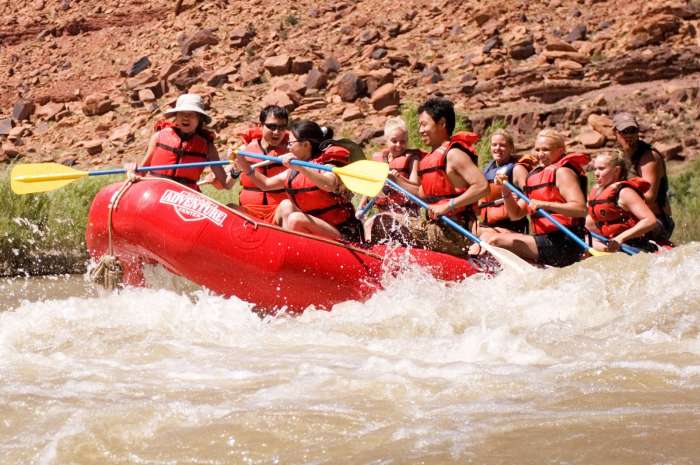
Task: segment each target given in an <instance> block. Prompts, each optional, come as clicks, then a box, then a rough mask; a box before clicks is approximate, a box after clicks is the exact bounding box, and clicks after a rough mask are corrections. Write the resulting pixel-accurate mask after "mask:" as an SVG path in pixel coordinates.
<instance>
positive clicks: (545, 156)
mask: <svg viewBox="0 0 700 465" xmlns="http://www.w3.org/2000/svg"><path fill="white" fill-rule="evenodd" d="M535 156H536V157H537V160H538V165H537V166H536V167H535V168H534V169H533V170H532V171H531V172H530V174H528V176H527V179H526V181H525V192H526V193H527V195H528V196H529V197H530V203H529V204H528V203H526V202H524V201H523V200H515V199H514V198H513V196H512V195H510V192H506V191H505V190H504V191H503V201H504V205H505V206H506V210H507V211H508V216H509V218H510V219H511V220H512V221H516V220H518V219H520V218H523V217H525V216H526V215H528V214H529V215H530V220H531V225H532V232H533V235H526V234H521V233H513V232H504V233H498V234H495V235H493V236H492V237H490V238H489V240H488V241H489V243H491V244H493V245H495V246H498V247H503V248H505V249H508V250H511V251H512V252H514V253H516V254H518V255H519V256H521V257H522V258H524V259H526V260H531V261H536V262H539V263H542V264H544V265H550V266H567V265H571V264H572V263H574V262H576V261H578V259H579V258H580V255H581V249H580V247H579V246H578V244H576V243H575V242H574V241H572V240H571V239H570V238H569V237H567V236H566V234H565V233H563V232H562V231H560V230H559V229H558V228H557V226H556V225H555V224H554V223H552V222H551V221H549V220H548V219H547V218H545V217H543V216H540V215H538V214H537V213H535V212H536V210H537V209H539V208H542V209H543V210H545V211H547V212H549V213H551V214H552V216H554V217H555V218H556V219H557V220H558V221H559V222H560V223H562V224H563V225H564V226H565V227H567V228H568V229H569V230H571V231H572V232H573V233H574V234H576V235H577V236H579V237H581V238H583V236H584V222H585V220H584V218H585V216H586V196H585V192H586V185H587V178H586V174H585V172H584V167H585V166H586V164H588V161H589V159H588V157H587V156H586V155H583V154H577V153H572V154H569V155H566V144H565V141H564V138H563V137H562V136H561V134H559V133H558V132H557V131H555V130H553V129H545V130H543V131H541V132H540V133H539V134H538V135H537V138H536V140H535ZM505 181H507V176H506V175H502V174H499V175H497V176H496V182H497V183H500V184H502V183H504V182H505Z"/></svg>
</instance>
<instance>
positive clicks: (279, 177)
mask: <svg viewBox="0 0 700 465" xmlns="http://www.w3.org/2000/svg"><path fill="white" fill-rule="evenodd" d="M236 162H237V163H238V166H240V167H241V170H243V171H246V172H248V174H249V176H250V180H251V181H253V184H255V186H256V187H258V188H259V189H262V190H264V191H274V190H278V189H283V188H284V182H285V181H286V180H287V175H288V174H289V170H285V171H282V172H281V173H277V174H276V175H274V176H272V177H268V176H265V175H264V174H262V173H261V172H260V171H259V170H252V171H251V169H250V168H251V164H250V162H249V161H248V160H247V159H246V158H245V157H236Z"/></svg>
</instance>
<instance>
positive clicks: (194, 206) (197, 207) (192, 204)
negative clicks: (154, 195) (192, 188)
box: [159, 189, 226, 226]
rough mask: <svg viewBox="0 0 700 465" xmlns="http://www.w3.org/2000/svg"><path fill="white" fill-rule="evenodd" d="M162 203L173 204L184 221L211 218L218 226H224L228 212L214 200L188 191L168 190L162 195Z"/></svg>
mask: <svg viewBox="0 0 700 465" xmlns="http://www.w3.org/2000/svg"><path fill="white" fill-rule="evenodd" d="M159 202H160V203H162V204H165V205H172V206H173V207H174V209H175V213H177V216H179V217H180V218H181V219H182V220H183V221H201V220H209V221H211V222H212V223H214V224H215V225H217V226H223V224H224V220H225V219H226V212H225V211H222V210H219V206H218V205H217V204H215V203H214V202H212V201H210V200H207V199H205V198H202V197H200V196H199V195H196V194H192V193H190V192H187V191H182V192H176V191H171V190H170V189H168V190H166V191H165V192H164V193H163V195H162V196H161V197H160V201H159Z"/></svg>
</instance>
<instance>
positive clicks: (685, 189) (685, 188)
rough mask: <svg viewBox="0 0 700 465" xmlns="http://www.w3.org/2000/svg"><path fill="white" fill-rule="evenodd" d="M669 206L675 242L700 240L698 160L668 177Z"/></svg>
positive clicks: (699, 165) (699, 166) (699, 171)
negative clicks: (674, 226) (673, 225)
mask: <svg viewBox="0 0 700 465" xmlns="http://www.w3.org/2000/svg"><path fill="white" fill-rule="evenodd" d="M670 184H671V208H672V209H673V220H674V221H675V222H676V229H675V230H674V232H673V238H672V239H673V241H674V242H675V243H684V242H690V241H697V240H700V222H698V218H700V160H695V161H694V162H693V163H691V164H689V165H688V166H687V168H686V169H685V170H684V171H683V173H681V174H680V175H678V176H672V177H670Z"/></svg>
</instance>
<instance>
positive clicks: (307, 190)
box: [238, 120, 363, 242]
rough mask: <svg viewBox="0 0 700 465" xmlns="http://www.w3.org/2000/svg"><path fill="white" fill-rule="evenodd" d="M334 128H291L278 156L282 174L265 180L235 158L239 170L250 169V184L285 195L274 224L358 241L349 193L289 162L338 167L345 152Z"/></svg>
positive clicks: (324, 175)
mask: <svg viewBox="0 0 700 465" xmlns="http://www.w3.org/2000/svg"><path fill="white" fill-rule="evenodd" d="M332 137H333V130H332V129H330V128H322V127H321V126H319V125H318V124H316V123H315V122H313V121H309V120H299V121H296V122H294V123H293V124H292V126H291V128H290V134H289V146H288V148H289V152H290V153H287V154H285V155H282V156H280V159H281V160H282V164H283V165H284V166H285V167H286V168H287V170H286V171H283V172H282V173H279V174H277V175H275V176H272V177H268V176H265V175H263V174H262V173H260V172H258V171H253V172H250V171H249V170H250V163H249V162H248V160H246V159H244V158H243V157H240V158H238V164H239V166H240V167H241V169H243V170H245V171H249V173H250V175H251V180H252V181H253V182H254V183H255V185H256V186H258V187H259V188H260V189H262V190H265V191H268V190H275V189H280V188H283V189H285V191H286V193H287V196H288V197H289V198H288V199H286V200H283V201H282V202H281V203H280V204H279V206H278V207H277V210H276V211H275V220H274V221H275V223H277V224H278V225H280V226H282V227H283V228H286V229H290V230H292V231H298V232H303V233H307V234H315V235H318V236H322V237H326V238H329V239H335V240H339V239H343V240H347V241H351V242H361V241H362V239H363V234H362V223H360V221H359V220H358V219H356V218H355V209H354V207H353V205H352V203H351V202H350V198H351V197H352V194H351V193H349V192H348V191H347V190H345V188H344V186H343V184H342V183H341V182H340V179H338V177H337V176H336V175H335V174H333V173H331V172H327V171H321V170H316V169H313V168H305V167H299V166H294V165H292V164H291V163H290V162H291V161H292V160H303V161H311V162H313V163H318V164H326V165H333V166H343V165H346V164H347V163H348V162H349V159H350V152H349V151H348V150H347V149H345V148H343V147H340V146H338V145H334V141H333V140H332Z"/></svg>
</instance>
